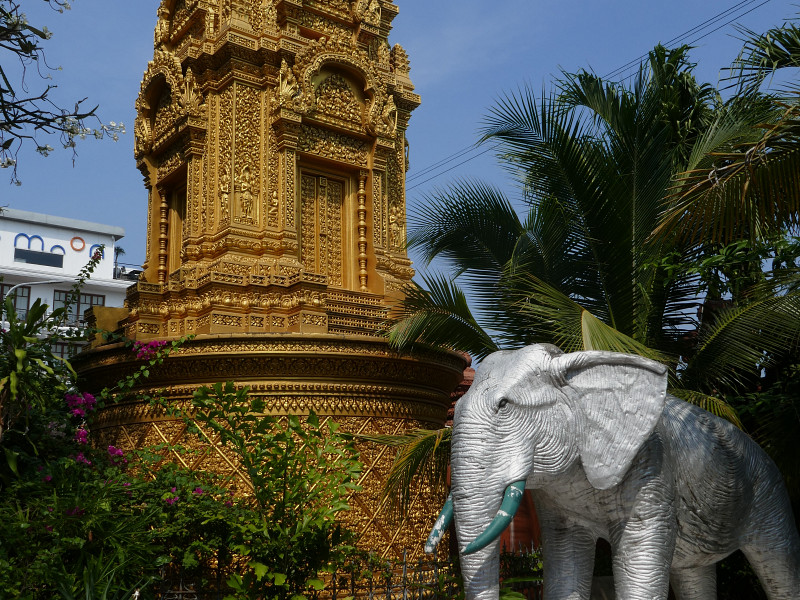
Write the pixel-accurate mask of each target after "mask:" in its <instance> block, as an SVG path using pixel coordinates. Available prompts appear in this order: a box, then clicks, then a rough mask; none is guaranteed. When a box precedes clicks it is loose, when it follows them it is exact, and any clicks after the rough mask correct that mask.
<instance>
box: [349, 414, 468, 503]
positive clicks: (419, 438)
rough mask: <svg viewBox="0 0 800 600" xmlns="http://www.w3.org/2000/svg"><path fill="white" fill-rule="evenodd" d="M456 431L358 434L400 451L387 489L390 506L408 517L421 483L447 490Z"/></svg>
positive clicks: (370, 440) (385, 493) (436, 430)
mask: <svg viewBox="0 0 800 600" xmlns="http://www.w3.org/2000/svg"><path fill="white" fill-rule="evenodd" d="M451 434H452V429H450V428H449V427H445V428H444V429H434V430H430V429H415V430H413V431H411V432H409V433H407V434H406V435H366V434H358V435H356V436H354V437H357V438H359V439H362V440H366V441H369V442H374V443H376V444H382V445H384V446H392V447H395V448H398V450H397V455H396V456H395V460H394V463H393V464H392V468H391V470H390V471H389V475H388V476H387V479H386V485H385V487H384V490H383V497H384V499H387V498H388V499H389V502H390V506H391V507H392V508H393V509H394V510H396V511H398V512H399V514H400V515H401V516H402V515H405V514H407V513H408V509H409V507H410V505H411V502H412V501H413V500H414V498H413V496H412V492H411V490H413V489H416V487H415V486H418V485H420V484H422V485H430V486H431V487H432V488H433V489H436V490H444V489H445V486H446V483H447V468H448V466H449V464H450V439H451Z"/></svg>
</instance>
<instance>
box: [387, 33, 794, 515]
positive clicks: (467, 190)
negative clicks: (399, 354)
mask: <svg viewBox="0 0 800 600" xmlns="http://www.w3.org/2000/svg"><path fill="white" fill-rule="evenodd" d="M688 50H689V49H688V48H687V47H682V48H678V49H675V50H666V49H664V48H663V47H656V48H655V49H654V51H653V52H651V53H650V56H649V61H648V63H647V64H646V65H643V66H642V67H641V68H640V70H639V72H638V74H637V75H636V76H635V77H634V78H633V80H632V82H631V83H630V84H621V83H615V82H606V81H603V80H602V79H601V78H599V77H597V76H596V75H594V74H592V73H588V72H585V71H582V72H580V73H577V74H565V75H564V77H563V78H562V79H561V81H559V82H558V83H557V89H556V91H555V92H554V93H552V94H549V95H547V94H542V95H541V96H539V97H537V96H536V95H535V94H534V93H533V92H532V91H531V90H530V89H524V90H521V91H519V92H517V93H515V94H511V95H509V96H507V97H505V98H503V99H501V100H500V102H499V103H498V104H497V106H496V107H495V108H494V109H492V111H491V112H490V115H489V118H488V119H487V123H486V128H485V131H484V138H483V139H484V140H485V141H492V142H495V143H497V144H499V147H500V148H501V153H500V158H501V160H502V161H503V163H504V165H505V166H506V168H507V169H508V171H509V173H510V174H511V176H512V177H513V178H514V179H515V180H516V181H517V182H518V183H519V185H520V189H521V191H522V198H521V200H522V202H523V203H524V204H525V206H526V208H527V213H526V214H525V215H524V216H523V217H521V216H520V215H519V213H518V212H517V210H516V209H515V206H514V204H513V203H512V201H511V200H509V199H508V198H507V197H505V196H504V195H503V193H502V192H500V191H499V190H497V189H494V188H492V187H491V186H488V185H485V184H483V183H480V182H474V181H468V182H460V183H456V184H454V185H452V186H451V187H450V188H448V189H446V190H443V191H439V192H436V193H434V194H433V195H431V196H430V197H428V198H427V199H426V200H425V202H424V203H423V205H422V207H421V208H420V209H418V211H417V212H416V214H413V215H412V222H413V223H414V226H413V227H412V231H411V235H410V239H409V244H410V245H411V246H413V247H416V248H418V249H419V250H420V251H421V252H422V255H423V258H424V260H425V261H427V262H428V263H429V262H430V261H432V260H434V259H444V261H445V262H446V263H448V264H449V265H450V266H451V268H452V277H447V276H444V275H438V276H437V275H432V276H429V277H426V278H423V281H424V284H425V287H422V286H417V287H414V288H412V289H411V290H410V292H409V294H408V296H407V298H406V299H405V301H404V303H403V305H402V308H401V312H400V315H399V317H398V318H397V319H396V321H395V322H394V323H393V325H392V327H391V330H390V334H389V335H390V340H391V341H392V343H393V344H395V345H396V346H397V347H398V348H399V349H407V348H409V347H411V346H412V345H413V344H416V343H424V344H433V345H444V346H449V347H452V348H454V349H458V350H463V351H467V352H469V353H471V354H472V355H473V356H475V357H476V358H481V357H483V356H485V355H487V354H488V353H490V352H492V351H494V350H496V349H499V348H514V347H519V346H522V345H524V344H528V343H534V342H549V343H554V344H556V345H558V346H560V347H561V348H562V349H563V350H565V351H575V350H584V349H586V350H588V349H602V350H614V351H620V352H629V353H636V354H641V355H644V356H648V357H650V358H654V359H656V360H661V361H663V362H665V363H667V364H669V365H670V366H671V367H672V372H671V382H670V383H671V392H672V393H674V394H676V395H678V396H680V397H683V398H685V399H687V400H690V401H693V402H696V403H699V404H700V405H702V406H703V407H705V408H707V409H709V410H711V411H712V412H715V413H717V414H721V415H723V416H726V417H728V418H730V419H731V420H733V421H737V419H736V415H735V412H733V411H732V410H730V407H729V406H728V405H727V404H726V403H725V402H724V401H723V400H722V399H721V398H720V392H730V391H733V390H736V389H737V388H740V387H741V386H743V385H744V384H745V383H746V381H747V379H748V377H750V376H752V375H753V374H754V373H755V372H756V371H757V369H758V368H759V366H760V365H761V364H762V362H763V359H764V356H765V355H766V356H769V355H773V354H775V353H778V352H780V351H782V350H785V349H786V348H787V347H788V346H789V345H790V344H791V342H792V340H793V339H794V336H796V335H797V334H798V331H800V319H798V317H797V315H798V314H800V313H798V309H799V308H800V303H798V297H797V296H796V295H794V294H786V293H785V291H786V290H785V288H784V287H782V283H781V282H779V281H777V280H775V278H772V277H769V276H768V275H764V276H760V275H753V276H752V277H751V280H752V281H750V284H749V285H747V286H746V288H745V289H741V290H738V291H737V292H738V293H737V297H736V298H729V299H728V300H727V301H726V302H725V303H721V304H719V305H717V306H713V307H712V306H709V307H706V310H704V311H702V312H700V311H698V310H697V309H698V304H699V302H700V300H699V299H700V298H701V297H702V296H703V294H704V293H706V292H708V291H709V287H710V283H711V282H712V281H713V278H711V277H709V273H710V272H711V270H713V269H711V268H710V266H709V264H708V260H709V258H710V257H713V256H714V254H711V253H710V252H713V251H714V250H716V247H715V246H709V245H708V244H707V243H705V242H703V241H702V239H701V238H699V237H698V236H695V235H691V234H690V235H682V234H681V235H679V233H681V232H679V231H678V230H677V228H673V229H671V230H663V231H657V233H654V228H655V227H656V226H657V224H658V222H659V218H660V216H661V215H662V214H663V213H664V212H665V210H664V207H665V204H664V199H665V197H667V196H669V194H670V191H671V190H672V188H673V184H674V178H675V176H676V174H677V173H682V172H684V171H686V170H687V168H688V167H689V166H690V165H692V164H694V163H695V162H697V161H698V160H699V159H698V158H697V157H698V155H699V154H703V156H705V155H707V154H709V153H710V152H711V151H713V150H714V149H715V148H723V147H734V146H736V145H738V144H746V143H754V142H755V141H756V139H757V138H758V136H760V135H761V134H760V132H759V131H758V130H757V129H756V126H757V125H758V124H761V123H778V122H780V119H781V113H780V109H779V108H777V107H776V106H775V105H774V103H773V102H772V101H771V100H770V99H769V98H766V97H764V96H762V95H760V94H757V93H755V92H752V93H750V94H749V95H748V96H734V97H733V98H732V99H731V100H728V101H723V100H722V99H721V98H720V96H719V94H718V93H717V92H716V90H714V89H713V88H712V87H711V86H708V85H700V84H699V83H697V81H696V80H695V78H694V77H693V75H692V69H693V67H694V65H693V64H691V63H690V62H689V61H688V58H687V55H688ZM668 207H669V208H673V209H674V206H668ZM673 212H674V210H673ZM668 214H671V213H668ZM711 262H712V265H711V266H713V263H714V261H713V260H712V261H711ZM724 266H725V265H723V267H724ZM719 272H723V273H724V272H725V269H724V268H723V269H721V270H717V271H715V273H716V274H717V275H718V274H719ZM759 272H760V271H759ZM723 279H726V278H724V277H723ZM461 284H463V286H464V289H465V290H467V292H468V293H469V297H470V299H471V304H470V305H468V304H467V302H466V297H467V292H465V291H463V290H462V287H461ZM470 306H472V307H474V308H475V311H474V312H473V311H472V310H471V308H470ZM709 308H713V310H709ZM440 438H441V436H440V435H439V434H438V433H436V432H416V434H415V440H414V443H412V445H411V446H410V447H406V448H405V450H404V451H403V453H401V455H400V456H399V458H398V463H397V464H396V468H395V470H396V471H398V472H402V471H403V469H406V470H413V469H417V468H420V467H421V466H423V465H424V464H425V457H426V456H427V455H428V454H429V452H430V448H431V446H432V444H433V443H434V440H436V442H435V443H436V445H437V446H439V447H446V444H442V440H441V439H440ZM384 441H387V440H384ZM415 445H416V446H418V448H419V452H416V451H415V449H414V446H415ZM434 473H436V471H435V470H434ZM406 479H407V478H406V477H405V476H398V477H395V479H394V481H396V482H402V481H405V480H406ZM388 493H389V494H391V495H395V496H397V495H399V496H400V498H401V500H402V488H400V487H396V488H394V489H392V490H389V492H388Z"/></svg>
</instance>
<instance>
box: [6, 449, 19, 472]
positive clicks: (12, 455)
mask: <svg viewBox="0 0 800 600" xmlns="http://www.w3.org/2000/svg"><path fill="white" fill-rule="evenodd" d="M3 450H5V453H6V462H7V463H8V468H9V469H11V472H12V473H14V475H16V476H17V477H19V470H18V468H17V458H18V457H19V453H18V452H14V451H13V450H11V449H10V448H3Z"/></svg>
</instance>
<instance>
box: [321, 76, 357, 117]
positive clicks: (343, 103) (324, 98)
mask: <svg viewBox="0 0 800 600" xmlns="http://www.w3.org/2000/svg"><path fill="white" fill-rule="evenodd" d="M316 107H317V110H318V111H321V112H325V113H326V114H327V115H329V116H332V117H334V119H335V120H339V121H343V122H344V123H349V124H355V125H357V126H359V127H360V126H361V123H362V119H363V112H364V106H363V104H362V103H361V102H359V100H358V98H357V97H356V95H355V93H354V92H353V89H352V87H351V85H350V84H349V83H348V81H347V80H346V79H345V78H344V77H342V75H340V74H339V73H333V74H331V75H329V76H328V77H327V78H326V79H325V80H324V81H323V82H322V83H321V84H320V85H319V86H318V87H317V91H316Z"/></svg>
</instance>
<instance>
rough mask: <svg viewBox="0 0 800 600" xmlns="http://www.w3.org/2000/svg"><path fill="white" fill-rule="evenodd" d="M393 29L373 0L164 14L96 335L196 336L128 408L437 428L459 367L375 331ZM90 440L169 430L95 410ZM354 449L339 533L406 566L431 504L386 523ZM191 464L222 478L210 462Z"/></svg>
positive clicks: (388, 289) (100, 372) (398, 166)
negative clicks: (220, 390) (237, 391)
mask: <svg viewBox="0 0 800 600" xmlns="http://www.w3.org/2000/svg"><path fill="white" fill-rule="evenodd" d="M397 13H398V8H397V7H396V6H395V5H394V4H393V3H392V2H391V0H353V1H351V0H162V2H161V4H160V6H159V9H158V16H159V19H158V24H157V26H156V30H155V55H154V58H153V60H152V61H151V62H150V63H149V65H148V67H147V71H146V72H145V75H144V79H143V81H142V86H141V92H140V94H139V97H138V99H137V101H136V108H137V115H138V116H137V119H136V125H135V135H136V145H135V157H136V161H137V166H138V168H139V169H140V170H141V172H142V174H143V176H144V181H145V186H146V188H147V191H148V226H147V249H146V262H145V264H144V273H143V276H142V278H141V279H140V281H139V282H138V283H136V284H135V285H133V286H131V288H129V290H128V295H127V301H126V309H98V310H96V311H95V319H96V320H97V322H98V324H99V325H101V326H105V327H106V328H110V329H122V330H123V331H124V333H125V334H126V336H127V337H128V338H130V339H135V340H142V341H147V340H153V339H169V338H176V337H181V336H185V335H189V334H192V335H194V336H195V337H194V338H193V339H192V340H190V341H189V342H187V343H185V344H184V345H183V346H182V347H181V348H180V350H179V351H177V352H175V353H173V354H172V355H171V356H170V358H169V359H168V360H167V361H166V362H165V363H164V365H163V366H162V368H160V369H159V370H157V371H154V372H153V373H152V375H151V377H150V379H148V380H147V382H146V384H145V385H143V386H142V387H141V389H140V391H141V392H143V393H146V394H155V393H157V392H158V391H161V390H163V392H162V393H164V394H166V396H167V397H168V398H170V399H173V400H179V401H180V400H186V399H188V398H191V395H192V392H193V391H194V390H195V389H197V387H198V386H200V385H204V384H210V383H213V382H216V381H225V380H233V381H235V382H236V383H237V384H238V385H247V386H249V387H250V388H251V390H252V393H253V394H256V395H260V396H262V397H263V398H264V400H265V401H266V403H267V406H268V407H269V410H270V412H271V413H272V414H287V413H293V414H303V413H307V412H308V411H309V410H312V409H313V410H314V411H316V412H317V414H319V415H320V416H322V417H325V418H333V419H335V420H336V421H337V422H338V423H340V424H341V425H342V427H343V429H344V430H346V431H354V432H369V433H396V432H399V431H402V430H406V429H411V428H414V427H428V428H430V427H439V426H441V424H442V423H443V422H444V418H445V414H446V411H447V407H448V404H449V400H448V393H449V392H450V391H451V390H452V389H453V388H454V387H455V385H456V384H457V383H458V382H459V381H460V380H461V372H462V369H463V367H464V361H463V359H462V358H461V357H459V356H457V355H455V354H449V353H443V352H433V351H431V352H427V353H426V352H421V353H416V354H415V355H414V356H413V357H409V356H400V355H398V354H396V353H395V352H393V351H392V350H391V349H390V348H389V347H388V345H387V343H386V341H385V340H384V338H383V337H381V335H380V333H379V329H380V328H381V326H382V322H383V320H384V318H385V317H386V314H387V311H388V309H389V307H390V305H391V303H392V302H393V301H394V300H396V299H397V298H398V297H400V295H401V294H402V288H403V286H404V285H406V284H407V283H408V282H409V281H410V280H411V277H412V275H413V270H412V268H411V262H410V261H409V259H408V257H407V254H406V251H405V189H404V187H405V171H406V142H405V131H406V127H407V125H408V122H409V117H410V115H411V111H412V110H413V109H414V108H416V107H417V106H418V105H419V103H420V98H419V96H418V95H416V94H415V93H414V92H413V90H414V87H413V85H412V83H411V80H410V78H409V61H408V57H407V55H406V53H405V51H404V50H403V49H402V47H400V46H399V45H395V46H394V47H390V45H389V43H388V34H389V30H390V29H391V22H392V19H393V18H394V17H395V16H396V15H397ZM75 364H76V366H77V368H78V369H79V371H80V372H81V375H82V376H83V377H84V379H85V380H86V381H88V382H91V385H93V386H96V387H101V386H103V385H108V384H110V383H112V382H114V381H116V379H118V378H119V376H120V374H121V373H124V372H125V370H126V369H128V370H130V369H133V368H134V367H135V365H136V358H135V356H134V355H133V354H132V353H131V352H130V349H129V348H126V347H125V346H123V345H121V344H102V343H98V344H97V345H96V346H95V347H94V348H93V349H91V350H89V351H87V352H85V353H83V354H82V355H80V356H79V357H77V358H76V360H75ZM96 430H97V432H98V434H99V436H100V437H101V439H102V440H103V441H104V442H107V443H109V444H114V445H117V446H120V447H126V446H128V447H131V446H138V447H141V446H146V445H152V444H161V443H164V442H171V443H174V442H176V441H179V440H181V439H182V436H183V433H184V427H183V424H182V423H181V422H179V421H174V420H171V419H169V418H168V417H166V416H165V415H163V414H162V413H160V412H158V411H157V410H156V409H153V408H150V407H149V406H148V404H146V403H145V402H128V403H122V404H118V405H115V406H113V407H109V408H106V409H105V410H104V412H103V413H102V415H101V418H100V421H99V423H98V424H97V426H96ZM360 450H361V453H362V454H361V458H362V461H363V462H364V465H365V467H364V475H363V478H362V482H361V485H362V486H364V491H363V492H361V493H359V494H357V495H356V496H355V497H353V498H352V499H351V506H352V507H353V508H352V510H351V512H350V513H349V515H348V516H347V517H346V521H347V524H348V525H349V526H350V527H351V528H352V529H354V530H355V531H356V532H357V533H358V535H359V540H360V541H359V544H360V545H361V546H362V547H363V548H365V549H370V550H374V551H377V552H379V553H380V554H382V555H384V556H399V555H400V554H401V553H402V549H403V548H404V547H405V548H408V549H409V550H410V551H411V552H412V554H413V555H417V554H419V553H420V552H421V546H422V542H423V541H424V539H425V536H426V535H427V530H428V528H429V526H430V521H431V520H432V519H433V518H434V517H435V511H436V508H437V507H438V506H439V499H438V498H433V497H432V495H431V492H430V490H425V489H420V490H417V491H416V494H417V495H416V501H415V504H414V506H413V508H412V511H411V514H410V516H409V518H408V519H406V521H404V522H402V523H396V522H393V521H390V520H389V519H388V518H387V515H386V514H385V512H384V507H383V506H382V504H381V502H380V494H381V489H382V486H383V483H384V480H385V476H386V473H387V471H388V469H389V467H390V465H391V461H392V458H393V456H392V452H391V451H389V450H387V449H385V448H379V447H375V446H371V445H368V444H365V445H363V446H362V447H361V448H360ZM176 460H182V459H180V458H178V457H176ZM193 466H195V467H201V468H208V469H235V465H231V464H230V463H229V462H226V457H224V456H223V455H222V454H221V451H220V450H219V449H217V448H213V447H211V448H209V449H207V451H206V452H205V454H204V455H203V457H202V458H201V459H198V462H196V463H194V464H193Z"/></svg>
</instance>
